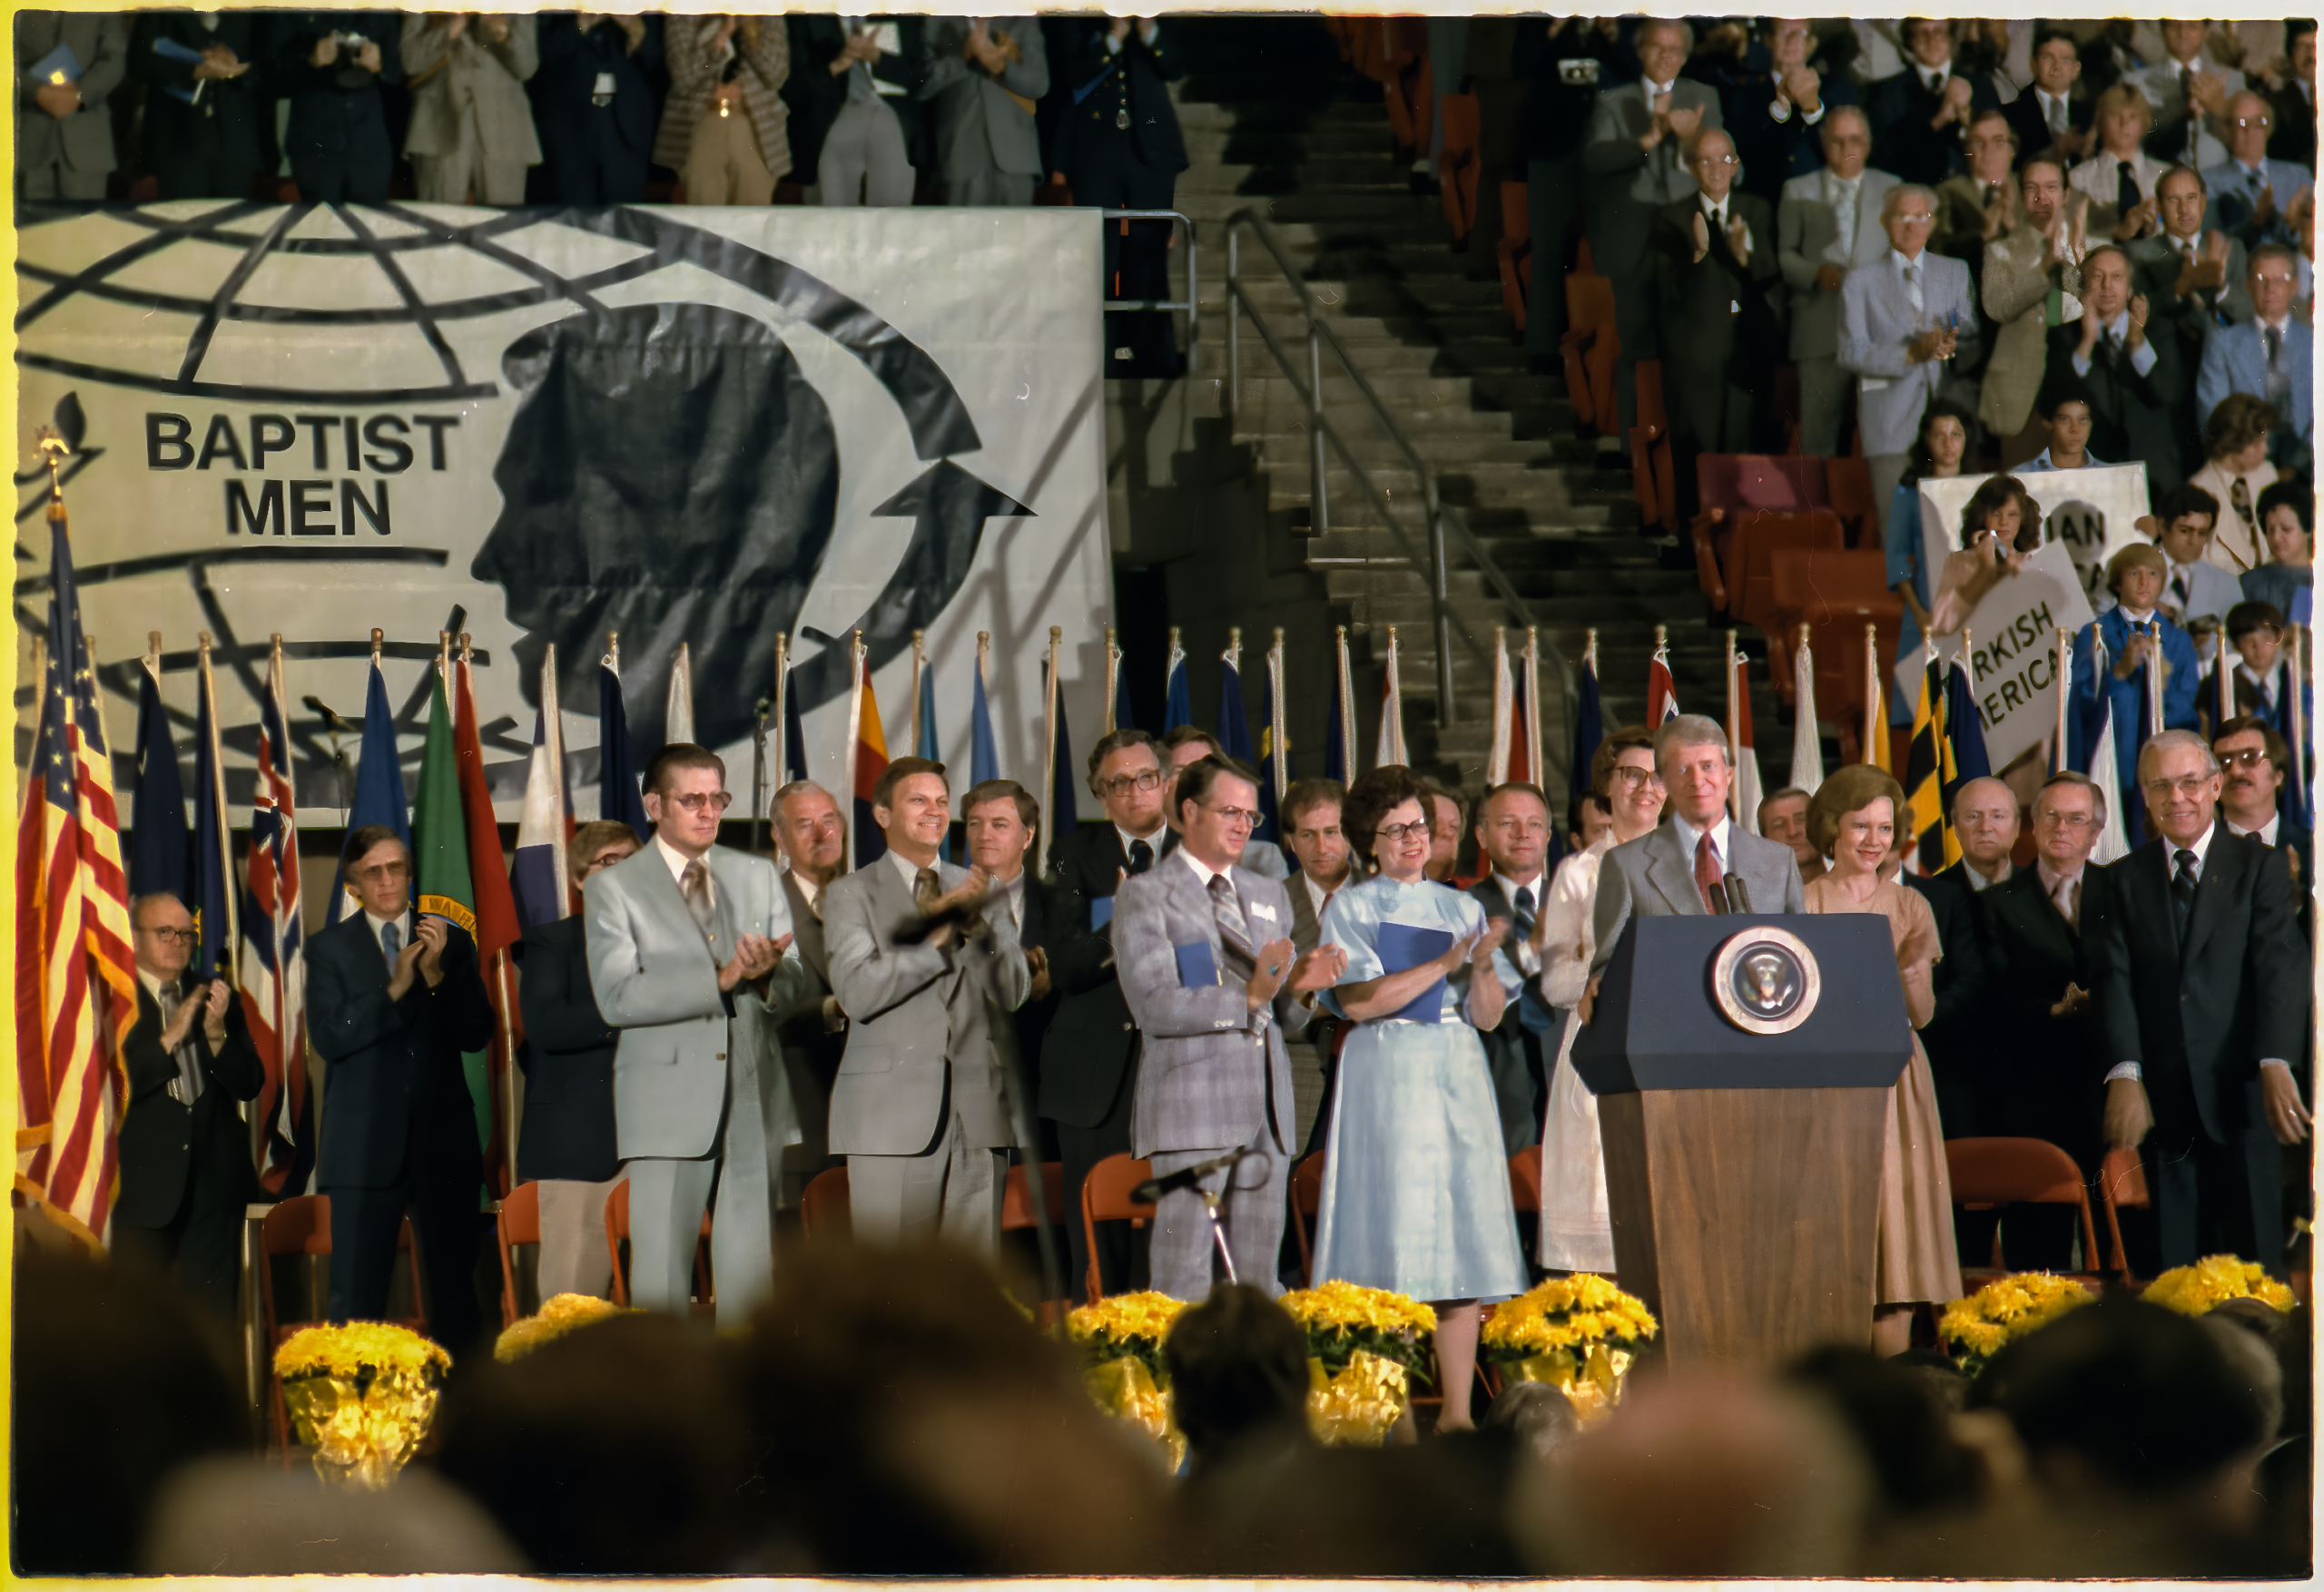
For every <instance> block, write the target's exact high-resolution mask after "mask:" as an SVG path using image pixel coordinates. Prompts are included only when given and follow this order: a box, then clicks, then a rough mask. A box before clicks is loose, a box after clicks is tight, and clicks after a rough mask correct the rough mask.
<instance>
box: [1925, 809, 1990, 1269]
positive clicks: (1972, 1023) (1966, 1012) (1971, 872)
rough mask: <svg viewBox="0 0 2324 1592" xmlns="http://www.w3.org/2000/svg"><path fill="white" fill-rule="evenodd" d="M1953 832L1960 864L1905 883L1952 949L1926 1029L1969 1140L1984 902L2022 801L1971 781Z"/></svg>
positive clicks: (1977, 1067)
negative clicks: (1917, 893)
mask: <svg viewBox="0 0 2324 1592" xmlns="http://www.w3.org/2000/svg"><path fill="white" fill-rule="evenodd" d="M1953 827H1954V830H1955V833H1957V834H1958V835H1959V836H1960V837H1961V860H1960V861H1958V862H1956V863H1955V864H1954V865H1953V866H1952V867H1950V868H1946V869H1943V870H1939V871H1938V872H1935V873H1930V874H1907V875H1906V876H1905V884H1907V885H1908V886H1910V887H1911V888H1912V889H1916V890H1918V891H1920V893H1921V894H1922V895H1923V896H1925V897H1926V898H1927V899H1928V906H1929V914H1930V916H1932V917H1933V918H1935V919H1936V941H1937V943H1938V944H1939V945H1941V946H1943V947H1944V948H1945V955H1944V956H1943V957H1942V958H1939V959H1938V961H1937V964H1936V969H1935V973H1934V974H1933V975H1932V978H1931V983H1932V985H1933V986H1934V993H1935V996H1936V1015H1935V1017H1931V1018H1930V1019H1929V1022H1928V1026H1927V1027H1925V1028H1923V1029H1922V1030H1921V1045H1922V1047H1923V1048H1925V1050H1927V1052H1928V1062H1929V1071H1930V1073H1931V1074H1932V1075H1934V1076H1935V1081H1936V1111H1937V1115H1938V1117H1939V1118H1940V1119H1941V1120H1942V1121H1943V1123H1944V1125H1945V1137H1946V1138H1948V1139H1965V1138H1973V1137H1975V1136H1976V1135H1980V1134H1983V1133H1985V1132H1986V1131H1988V1130H1987V1129H1986V1128H1985V1127H1984V1125H1982V1119H1983V1117H1984V1111H1983V1105H1984V1096H1985V1095H1986V1094H1987V1092H1988V1079H1989V1076H1990V1073H1991V1068H1990V1066H1989V1063H1990V1061H1991V1059H1992V1041H1993V1029H1992V1025H1991V1021H1990V1018H1991V1016H1992V1014H1991V1012H1990V1010H1989V1009H1988V1008H1987V1007H1986V1006H1985V1005H1984V1000H1985V997H1986V994H1987V993H1988V992H1987V990H1986V988H1985V985H1986V982H1987V978H1988V975H1989V974H1990V972H1991V971H1992V968H1991V961H1992V954H1993V953H1992V944H1991V941H1992V929H1991V926H1990V925H1989V924H1988V923H1987V922H1986V919H1985V914H1984V909H1983V903H1982V901H1981V899H1980V898H1981V897H1983V896H1984V894H1985V893H1986V892H1988V891H1989V890H1991V889H1994V887H1995V886H1997V885H1999V884H2001V883H2003V882H2004V881H2005V880H2007V879H2008V878H2009V877H2010V868H2009V853H2010V848H2011V847H2013V846H2014V845H2015V844H2016V843H2017V798H2016V796H2015V795H2014V794H2013V793H2012V792H2011V791H2010V788H2009V787H2008V786H2007V785H2004V784H2003V783H2002V782H2001V781H1999V780H1992V779H1985V780H1966V781H1963V782H1962V784H1961V786H1960V788H1959V789H1958V790H1956V791H1954V793H1953ZM1988 1231H1989V1232H1990V1229H1988ZM1963 1253H1969V1252H1968V1251H1967V1250H1964V1251H1963Z"/></svg>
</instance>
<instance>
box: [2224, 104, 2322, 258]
mask: <svg viewBox="0 0 2324 1592" xmlns="http://www.w3.org/2000/svg"><path fill="white" fill-rule="evenodd" d="M2311 114H2312V113H2311ZM2275 117H2276V113H2275V111H2274V109H2273V107H2271V106H2270V104H2269V103H2268V102H2267V101H2266V100H2264V99H2262V98H2261V97H2260V95H2258V94H2256V93H2252V92H2250V90H2248V89H2247V90H2245V91H2244V92H2243V93H2239V94H2237V95H2235V96H2234V97H2232V98H2231V99H2230V100H2229V101H2228V103H2227V148H2226V151H2225V154H2226V157H2227V158H2226V159H2224V160H2214V161H2213V162H2212V163H2211V164H2210V165H2208V166H2206V167H2204V168H2203V181H2204V182H2206V183H2208V184H2209V185H2210V188H2211V225H2213V226H2215V227H2218V228H2219V229H2220V230H2221V231H2224V232H2227V233H2228V234H2229V235H2230V236H2231V237H2233V238H2234V239H2235V240H2236V241H2238V242H2240V243H2241V244H2242V245H2243V247H2244V248H2246V249H2257V248H2258V247H2259V246H2260V244H2262V243H2287V244H2289V243H2296V242H2297V241H2299V240H2297V239H2296V238H2294V237H2293V236H2292V232H2291V223H2290V213H2291V201H2292V200H2293V199H2294V198H2296V197H2297V196H2298V195H2299V192H2300V191H2301V190H2303V189H2307V188H2312V187H2314V186H2315V185H2316V179H2315V178H2314V177H2313V176H2311V175H2310V174H2309V171H2308V168H2307V167H2305V166H2295V165H2293V164H2292V163H2291V162H2290V161H2280V160H2275V159H2272V158H2270V155H2269V153H2268V137H2269V134H2270V133H2272V132H2273V131H2274V130H2275Z"/></svg>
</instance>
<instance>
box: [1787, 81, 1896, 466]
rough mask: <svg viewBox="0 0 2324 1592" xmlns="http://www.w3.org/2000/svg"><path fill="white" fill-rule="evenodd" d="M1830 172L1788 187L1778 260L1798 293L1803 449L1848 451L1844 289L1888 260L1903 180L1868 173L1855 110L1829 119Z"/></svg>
mask: <svg viewBox="0 0 2324 1592" xmlns="http://www.w3.org/2000/svg"><path fill="white" fill-rule="evenodd" d="M1821 142H1822V144H1823V149H1824V169H1823V170H1822V171H1821V172H1812V173H1810V174H1809V175H1807V176H1805V177H1794V178H1793V179H1791V181H1789V182H1786V183H1785V184H1784V185H1783V199H1782V201H1781V203H1780V204H1779V205H1778V206H1777V211H1776V231H1777V259H1778V260H1779V261H1780V262H1781V264H1782V267H1783V280H1784V285H1785V286H1786V287H1787V288H1788V289H1789V290H1790V291H1791V305H1790V312H1791V358H1792V361H1793V363H1795V364H1797V366H1798V367H1799V447H1800V451H1801V452H1803V453H1809V454H1814V455H1816V456H1817V457H1829V456H1831V455H1833V454H1837V453H1840V452H1842V451H1844V447H1843V445H1844V443H1845V441H1846V438H1844V437H1842V436H1841V435H1840V424H1841V421H1842V419H1843V418H1844V417H1845V416H1846V413H1847V409H1848V392H1849V388H1851V387H1852V386H1853V385H1854V384H1853V382H1852V381H1851V380H1850V378H1849V377H1848V375H1847V373H1846V371H1844V370H1842V369H1840V365H1839V349H1840V290H1841V289H1842V287H1843V286H1844V285H1845V284H1846V281H1847V279H1848V275H1849V273H1850V272H1852V271H1856V270H1864V269H1866V268H1867V267H1870V266H1873V265H1875V264H1876V263H1877V262H1878V261H1880V260H1885V259H1886V257H1887V254H1888V235H1887V233H1886V231H1885V230H1884V229H1883V228H1882V226H1881V222H1880V218H1881V215H1882V213H1883V211H1884V210H1885V209H1886V203H1887V199H1888V194H1889V191H1890V190H1892V189H1894V188H1895V187H1896V178H1895V177H1893V176H1891V175H1890V174H1889V173H1887V172H1876V171H1872V170H1870V169H1868V168H1867V167H1866V164H1865V162H1866V158H1867V157H1868V156H1869V155H1870V153H1871V152H1872V128H1871V123H1868V122H1866V120H1865V117H1864V113H1863V112H1861V111H1859V110H1857V109H1856V108H1855V107H1854V106H1853V105H1842V106H1838V107H1836V108H1835V109H1834V110H1833V112H1832V113H1831V114H1830V115H1828V116H1827V117H1825V118H1824V129H1823V135H1822V139H1821Z"/></svg>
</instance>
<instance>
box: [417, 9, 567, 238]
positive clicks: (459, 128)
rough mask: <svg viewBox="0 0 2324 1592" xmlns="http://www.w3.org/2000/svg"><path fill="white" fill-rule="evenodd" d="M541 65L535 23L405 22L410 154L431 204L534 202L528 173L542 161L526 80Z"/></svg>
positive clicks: (437, 18)
mask: <svg viewBox="0 0 2324 1592" xmlns="http://www.w3.org/2000/svg"><path fill="white" fill-rule="evenodd" d="M540 64H541V57H540V51H539V50H538V48H537V47H536V44H535V34H534V20H533V18H531V17H529V16H526V15H512V16H502V15H494V14H491V13H488V12H487V13H485V14H482V15H470V14H469V13H468V12H465V11H454V12H449V13H442V12H428V13H426V14H424V15H423V14H421V13H418V12H415V13H412V14H411V15H408V16H406V17H405V18H404V24H403V69H404V74H405V77H404V81H405V82H406V84H409V87H410V89H411V131H410V132H409V133H407V134H406V135H405V137H404V141H403V152H404V153H405V154H407V155H409V156H410V157H411V172H412V177H413V180H414V182H416V184H417V185H418V187H419V197H420V199H421V200H422V201H425V202H429V203H435V204H522V203H524V202H525V172H526V169H527V167H531V166H537V165H539V164H540V163H541V144H540V140H539V139H538V138H537V137H536V136H535V135H534V133H533V103H532V101H531V100H530V99H528V98H527V97H526V94H525V82H526V80H527V78H529V77H531V76H532V75H533V74H534V73H535V72H536V71H537V70H538V69H539V66H540Z"/></svg>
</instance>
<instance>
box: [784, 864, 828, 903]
mask: <svg viewBox="0 0 2324 1592" xmlns="http://www.w3.org/2000/svg"><path fill="white" fill-rule="evenodd" d="M791 882H792V883H793V884H795V885H797V886H798V887H799V893H800V894H801V895H803V896H804V897H806V898H807V906H808V909H810V910H811V911H816V912H820V911H822V909H823V887H822V885H819V884H817V883H816V882H815V881H814V880H812V879H809V878H808V877H807V876H806V875H805V874H803V873H802V872H800V871H799V870H797V869H795V868H794V869H793V870H791Z"/></svg>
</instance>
